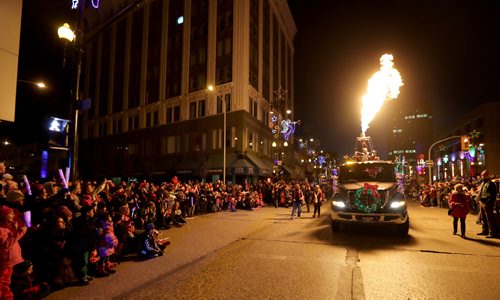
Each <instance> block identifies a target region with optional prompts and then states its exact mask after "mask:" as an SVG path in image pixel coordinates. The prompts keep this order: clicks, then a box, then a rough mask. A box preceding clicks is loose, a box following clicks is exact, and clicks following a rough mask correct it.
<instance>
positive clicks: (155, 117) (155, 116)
mask: <svg viewBox="0 0 500 300" xmlns="http://www.w3.org/2000/svg"><path fill="white" fill-rule="evenodd" d="M158 124H159V122H158V111H155V112H153V126H157V125H158Z"/></svg>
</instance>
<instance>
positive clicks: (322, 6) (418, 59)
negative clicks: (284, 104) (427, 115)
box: [288, 0, 500, 156]
mask: <svg viewBox="0 0 500 300" xmlns="http://www.w3.org/2000/svg"><path fill="white" fill-rule="evenodd" d="M288 3H289V5H290V8H291V10H292V14H293V16H294V19H295V23H296V26H297V29H298V32H297V35H296V37H295V43H294V45H295V109H296V118H297V119H301V120H302V122H303V126H301V128H300V129H299V133H300V134H304V135H313V136H316V137H317V138H319V139H321V140H322V143H323V146H324V147H325V148H326V149H327V150H333V151H338V152H339V154H341V155H343V154H348V153H352V151H353V145H354V137H356V136H359V134H360V131H361V129H360V127H361V125H360V123H361V122H360V110H361V108H360V107H361V98H362V96H363V95H364V93H365V91H366V86H367V82H368V79H369V78H370V77H371V76H372V74H373V73H374V72H376V71H377V70H378V68H379V58H380V56H381V55H382V54H384V53H391V54H393V55H394V63H395V67H396V68H397V69H398V70H399V72H400V73H401V76H402V78H403V82H404V86H403V87H402V88H401V89H400V91H401V94H400V95H399V98H398V99H399V101H409V102H412V101H428V103H431V105H432V109H433V117H434V123H435V124H434V127H435V128H438V127H442V126H445V125H446V123H447V122H449V120H450V118H453V117H454V116H456V115H457V114H462V113H464V112H466V111H467V110H469V109H470V108H471V107H476V106H478V105H480V104H482V103H485V102H490V101H500V97H499V93H500V75H499V74H500V2H499V1H494V0H491V1H484V0H474V1H456V0H448V1H444V0H432V1H431V0H427V1H426V0H419V1H401V0H399V1H376V0H366V1H356V0H345V1H338V0H307V1H306V0H288ZM396 101H398V100H396ZM383 109H384V108H382V110H383ZM389 120H390V116H388V115H387V113H386V114H384V111H381V112H380V115H379V116H377V117H375V120H374V121H373V122H372V124H371V126H370V128H369V129H368V131H367V135H370V136H372V139H373V140H374V143H375V146H376V147H377V148H378V149H379V152H382V151H381V150H384V148H385V141H386V132H387V131H386V130H387V126H388V125H389V124H388V121H389ZM382 156H384V155H382Z"/></svg>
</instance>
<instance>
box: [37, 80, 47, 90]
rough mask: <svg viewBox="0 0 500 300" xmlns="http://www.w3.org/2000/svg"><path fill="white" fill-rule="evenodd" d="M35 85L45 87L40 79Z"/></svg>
mask: <svg viewBox="0 0 500 300" xmlns="http://www.w3.org/2000/svg"><path fill="white" fill-rule="evenodd" d="M35 85H36V86H38V87H39V88H41V89H44V88H46V87H47V86H46V85H45V83H44V82H42V81H40V82H35Z"/></svg>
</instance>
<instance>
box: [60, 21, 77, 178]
mask: <svg viewBox="0 0 500 300" xmlns="http://www.w3.org/2000/svg"><path fill="white" fill-rule="evenodd" d="M77 32H78V31H77ZM57 34H58V36H59V38H60V39H64V40H66V43H73V47H74V50H75V52H76V70H75V71H76V74H75V93H74V98H75V99H74V100H75V101H74V102H73V101H72V102H71V105H70V113H71V114H73V113H74V119H73V121H74V128H73V145H72V149H71V154H70V167H71V173H72V174H73V178H78V142H79V141H78V116H79V107H78V106H79V104H80V76H81V72H82V51H83V50H82V49H81V48H79V47H78V45H77V42H79V40H77V35H76V33H75V31H73V30H72V29H71V27H70V26H69V24H68V23H64V25H62V26H61V27H59V29H58V30H57ZM65 51H66V49H65ZM63 59H64V60H63V65H65V62H66V53H65V54H64V58H63Z"/></svg>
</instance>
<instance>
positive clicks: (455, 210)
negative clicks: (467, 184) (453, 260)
mask: <svg viewBox="0 0 500 300" xmlns="http://www.w3.org/2000/svg"><path fill="white" fill-rule="evenodd" d="M449 204H450V210H451V216H452V217H453V234H454V235H455V234H457V226H458V219H460V233H461V236H462V238H465V218H466V217H467V214H468V213H469V201H467V195H465V193H464V186H463V184H461V183H459V184H457V185H455V190H454V191H453V193H452V194H451V197H450V201H449Z"/></svg>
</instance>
